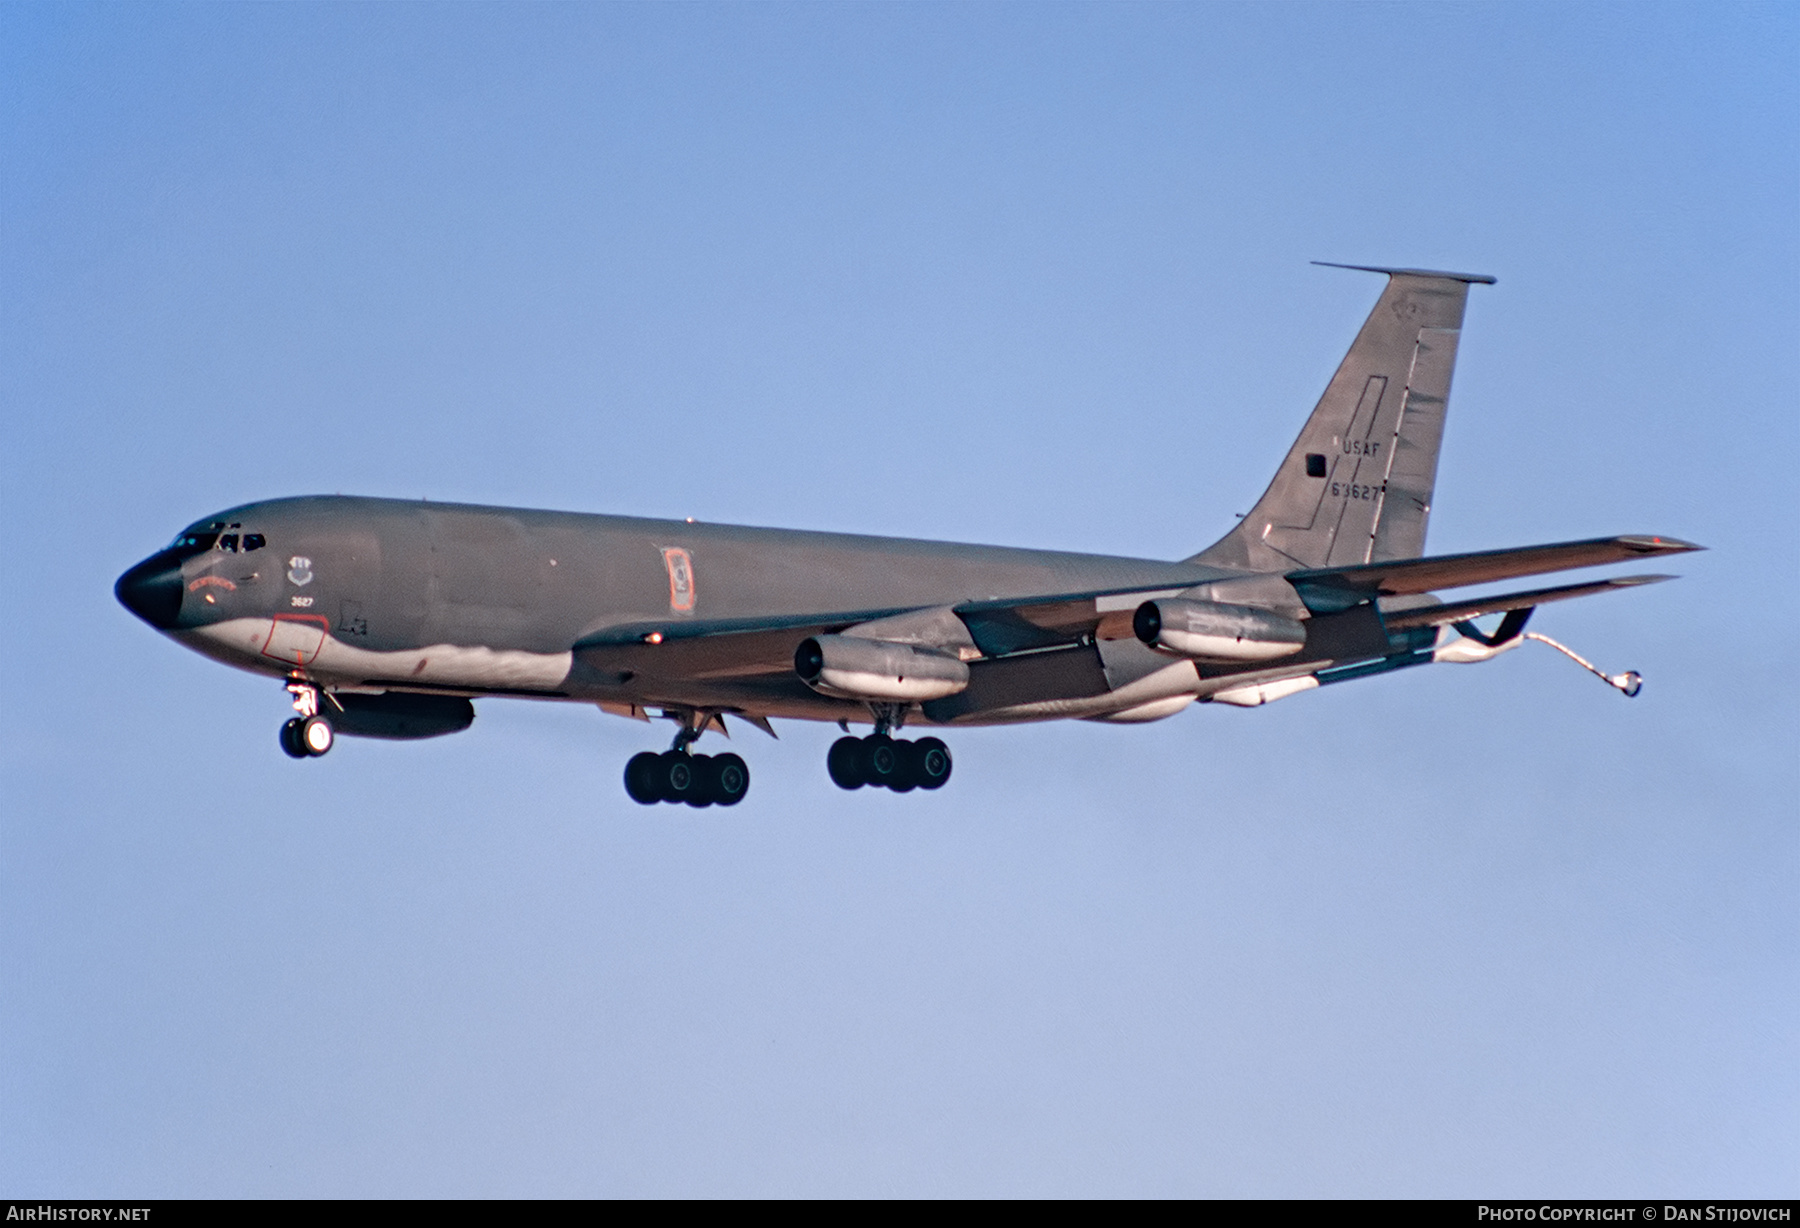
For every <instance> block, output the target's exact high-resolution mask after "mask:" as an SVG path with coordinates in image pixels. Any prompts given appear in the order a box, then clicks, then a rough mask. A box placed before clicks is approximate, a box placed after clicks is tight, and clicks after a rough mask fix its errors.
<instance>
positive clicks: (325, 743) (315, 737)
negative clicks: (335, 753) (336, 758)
mask: <svg viewBox="0 0 1800 1228" xmlns="http://www.w3.org/2000/svg"><path fill="white" fill-rule="evenodd" d="M296 740H297V741H298V742H299V743H300V745H301V746H302V747H303V748H305V751H306V753H307V754H309V755H312V756H313V757H315V758H317V757H318V756H320V755H322V754H324V753H325V752H326V751H328V750H330V749H331V744H332V743H333V742H335V741H337V734H336V732H335V731H333V729H332V728H331V722H330V721H328V720H326V719H325V718H324V717H322V716H309V717H307V718H306V719H305V720H303V721H301V722H300V731H299V737H298V738H297V739H296Z"/></svg>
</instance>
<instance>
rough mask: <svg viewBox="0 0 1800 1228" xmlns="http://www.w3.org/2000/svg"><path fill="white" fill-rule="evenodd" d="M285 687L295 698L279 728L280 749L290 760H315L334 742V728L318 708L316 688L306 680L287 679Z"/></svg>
mask: <svg viewBox="0 0 1800 1228" xmlns="http://www.w3.org/2000/svg"><path fill="white" fill-rule="evenodd" d="M287 689H288V691H289V693H290V694H292V695H293V697H294V711H296V712H298V713H299V714H300V715H299V716H294V717H289V718H288V720H287V723H286V724H284V725H282V727H281V735H280V741H281V749H282V750H284V751H286V752H287V754H288V757H289V758H292V759H316V758H318V757H319V756H320V755H322V754H324V753H325V752H326V751H328V750H330V749H331V747H332V744H333V743H334V742H336V741H337V731H336V730H334V729H333V728H332V727H331V722H330V721H328V720H326V719H325V715H324V713H322V712H320V711H319V688H318V687H316V686H313V685H312V684H311V683H309V682H298V681H295V682H290V683H288V686H287Z"/></svg>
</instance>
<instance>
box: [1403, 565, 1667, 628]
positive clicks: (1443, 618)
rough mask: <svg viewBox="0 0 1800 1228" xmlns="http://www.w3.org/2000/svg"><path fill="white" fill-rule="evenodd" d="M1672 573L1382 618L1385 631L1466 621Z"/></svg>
mask: <svg viewBox="0 0 1800 1228" xmlns="http://www.w3.org/2000/svg"><path fill="white" fill-rule="evenodd" d="M1674 578H1675V577H1674V576H1616V577H1614V578H1613V579H1610V580H1596V581H1595V582H1593V583H1592V584H1565V585H1563V586H1562V587H1560V588H1536V589H1532V590H1530V591H1529V592H1523V593H1496V594H1495V595H1494V596H1492V597H1476V598H1474V599H1472V600H1469V601H1451V602H1446V603H1445V604H1443V605H1428V606H1416V607H1414V608H1412V609H1408V610H1395V611H1394V612H1393V613H1391V614H1388V615H1385V616H1384V617H1383V618H1382V622H1383V624H1384V625H1386V627H1387V629H1388V630H1389V631H1410V630H1411V629H1413V628H1414V627H1445V626H1449V625H1451V624H1452V623H1460V622H1467V621H1468V620H1469V619H1471V618H1480V617H1481V616H1482V615H1483V614H1501V613H1506V612H1509V611H1512V610H1529V609H1531V608H1532V607H1534V606H1540V605H1547V604H1548V603H1550V602H1552V601H1567V600H1569V599H1570V598H1571V597H1586V596H1589V595H1591V594H1593V593H1610V592H1613V591H1615V590H1617V589H1622V588H1636V587H1638V586H1639V585H1641V584H1660V583H1661V582H1662V581H1664V580H1673V579H1674Z"/></svg>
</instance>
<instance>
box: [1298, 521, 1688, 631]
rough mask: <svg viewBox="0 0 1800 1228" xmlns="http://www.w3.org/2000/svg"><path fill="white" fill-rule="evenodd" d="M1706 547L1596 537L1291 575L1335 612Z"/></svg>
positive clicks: (1311, 601) (1311, 600) (1317, 607)
mask: <svg viewBox="0 0 1800 1228" xmlns="http://www.w3.org/2000/svg"><path fill="white" fill-rule="evenodd" d="M1705 548H1706V547H1704V546H1696V545H1695V544H1694V543H1692V542H1684V541H1680V540H1677V539H1676V538H1673V537H1644V536H1636V535H1628V536H1624V537H1595V538H1591V539H1589V540H1587V541H1578V542H1558V543H1556V544H1554V545H1549V546H1518V547H1515V548H1513V549H1509V550H1478V551H1475V552H1473V553H1471V554H1442V555H1438V556H1436V557H1435V558H1422V559H1397V560H1395V561H1393V562H1390V563H1363V564H1359V565H1356V566H1351V567H1317V568H1309V569H1307V570H1304V571H1290V572H1288V573H1287V581H1288V583H1289V584H1292V585H1293V586H1294V591H1295V592H1297V593H1298V594H1300V600H1301V601H1303V602H1305V603H1306V608H1307V609H1309V610H1311V611H1312V612H1313V613H1315V614H1330V613H1334V612H1336V611H1338V610H1347V609H1349V608H1350V607H1351V606H1354V605H1360V604H1362V603H1363V602H1365V601H1368V600H1370V599H1371V598H1374V597H1395V596H1399V595H1401V594H1406V593H1428V592H1430V591H1432V590H1433V589H1439V588H1461V587H1463V586H1465V585H1469V584H1491V583H1493V582H1495V581H1498V580H1512V579H1516V578H1518V577H1519V576H1537V575H1543V574H1544V573H1545V572H1551V571H1570V570H1573V569H1574V568H1577V567H1602V566H1605V565H1606V564H1608V563H1622V562H1625V561H1626V560H1628V559H1640V558H1647V557H1655V556H1660V555H1665V554H1684V553H1686V552H1687V551H1689V550H1704V549H1705Z"/></svg>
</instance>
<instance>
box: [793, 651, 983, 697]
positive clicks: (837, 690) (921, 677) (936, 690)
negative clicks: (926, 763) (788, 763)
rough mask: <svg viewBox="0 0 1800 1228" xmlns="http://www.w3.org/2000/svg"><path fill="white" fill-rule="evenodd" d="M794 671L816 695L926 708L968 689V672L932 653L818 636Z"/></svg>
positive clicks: (957, 661) (796, 658) (796, 655)
mask: <svg viewBox="0 0 1800 1228" xmlns="http://www.w3.org/2000/svg"><path fill="white" fill-rule="evenodd" d="M794 672H795V673H797V674H799V675H800V680H801V681H802V682H804V683H806V685H807V686H809V687H811V688H812V689H813V690H815V691H818V692H820V693H821V694H824V695H830V696H833V697H835V698H838V699H873V700H887V701H901V702H906V703H924V702H926V701H927V700H932V699H942V698H944V697H945V696H946V695H954V694H956V693H957V692H958V691H960V690H962V689H963V688H964V687H966V686H968V685H969V667H968V666H967V665H965V664H964V663H963V662H962V661H961V660H960V659H959V658H957V657H953V656H951V655H949V654H948V653H943V652H936V651H933V650H932V649H929V648H914V647H913V646H912V645H910V644H895V643H893V642H891V641H888V640H864V639H858V638H856V637H855V636H851V635H815V636H812V637H811V638H809V639H806V640H803V641H802V642H801V644H800V647H799V648H798V649H797V650H795V652H794Z"/></svg>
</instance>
